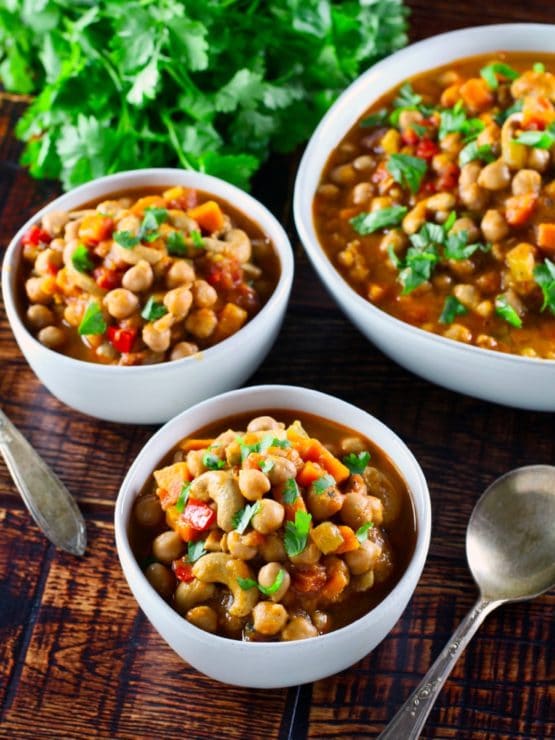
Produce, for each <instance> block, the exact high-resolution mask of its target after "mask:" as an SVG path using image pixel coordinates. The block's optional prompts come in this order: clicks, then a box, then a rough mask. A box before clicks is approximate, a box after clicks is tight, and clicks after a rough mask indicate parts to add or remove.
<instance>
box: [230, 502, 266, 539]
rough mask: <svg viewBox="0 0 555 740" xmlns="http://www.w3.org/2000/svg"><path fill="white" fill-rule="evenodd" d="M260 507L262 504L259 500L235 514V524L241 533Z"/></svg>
mask: <svg viewBox="0 0 555 740" xmlns="http://www.w3.org/2000/svg"><path fill="white" fill-rule="evenodd" d="M259 508H260V506H259V503H258V501H257V502H256V503H255V504H252V505H251V506H249V505H248V504H247V505H246V506H245V507H244V508H243V509H240V510H239V511H237V512H236V513H235V514H234V515H233V520H232V521H233V526H234V527H235V529H236V530H237V531H238V532H239V534H243V532H244V531H245V529H246V528H247V527H248V526H249V523H250V520H251V519H252V518H253V516H254V515H255V514H256V512H257V511H258V509H259Z"/></svg>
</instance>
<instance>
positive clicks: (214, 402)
mask: <svg viewBox="0 0 555 740" xmlns="http://www.w3.org/2000/svg"><path fill="white" fill-rule="evenodd" d="M272 391H277V392H279V393H284V394H287V396H288V398H291V399H292V403H294V401H295V400H296V399H299V402H300V400H301V397H302V396H303V395H307V396H309V397H312V398H314V399H317V400H319V401H321V402H322V406H323V407H324V406H325V403H326V402H329V401H331V402H333V403H335V404H337V405H338V406H340V407H341V408H342V409H344V410H345V411H353V410H354V411H356V412H357V414H362V415H364V416H365V417H367V419H368V420H369V421H370V422H371V423H372V425H373V426H374V427H375V428H377V429H380V431H381V432H384V433H385V434H386V435H389V437H390V439H391V440H392V441H393V442H394V443H395V444H398V445H400V446H401V448H402V449H403V451H404V453H405V454H406V456H407V461H408V463H409V464H410V466H412V468H413V471H414V473H415V475H416V479H417V481H418V488H419V491H420V495H421V497H422V499H423V505H422V506H421V508H420V509H417V506H416V502H415V500H414V495H413V494H412V492H411V491H410V490H409V495H410V498H411V501H412V505H413V510H414V515H415V521H416V524H417V531H416V541H415V546H414V552H413V553H412V557H411V559H410V561H409V563H408V565H407V567H406V569H405V571H404V573H403V574H402V575H401V577H400V578H399V580H398V581H397V583H396V584H395V586H394V587H393V589H392V590H391V591H390V592H389V593H388V594H387V596H385V597H384V598H383V599H382V601H380V602H379V603H378V604H377V605H376V606H375V607H373V608H372V609H370V611H368V612H366V614H364V615H363V616H361V617H359V618H358V619H356V620H355V621H353V622H350V623H349V624H347V625H345V626H344V627H340V628H338V629H336V630H332V631H331V632H328V633H326V634H325V635H318V636H316V637H311V638H310V639H309V640H307V641H304V640H291V641H285V642H244V641H241V640H234V639H232V638H229V637H223V636H221V635H214V634H211V633H208V632H205V631H204V630H201V629H198V628H197V627H194V626H193V625H191V624H189V622H188V621H187V620H186V619H185V618H184V617H182V616H181V615H180V614H179V613H178V612H177V611H176V610H175V609H173V608H172V607H171V606H170V605H169V604H168V603H167V602H166V601H165V600H164V599H163V598H162V597H161V596H160V595H159V594H158V593H157V592H156V591H155V589H154V588H153V587H152V586H151V585H150V584H149V582H148V580H147V579H146V577H145V575H144V573H143V571H142V570H141V567H140V565H139V563H138V562H137V559H136V558H135V555H134V554H133V551H132V549H131V545H130V543H129V535H128V525H129V520H128V519H127V520H126V519H125V517H124V514H123V506H124V499H125V500H128V498H129V496H131V495H132V492H131V490H130V486H131V483H132V479H133V477H134V476H135V471H136V470H137V468H138V467H139V465H140V464H141V461H142V459H143V458H144V457H145V456H149V455H152V454H153V452H154V450H155V449H156V446H157V444H158V441H159V440H160V439H161V438H163V437H164V436H165V435H166V434H167V433H168V432H169V430H170V428H171V427H176V428H177V427H179V426H180V425H181V423H182V420H183V419H184V417H187V416H190V415H192V414H195V413H197V412H198V411H203V410H204V409H205V408H206V407H210V406H212V407H214V411H216V409H217V407H218V404H219V403H220V402H221V401H222V400H224V399H228V398H230V397H233V398H234V399H235V400H236V402H237V403H240V401H241V400H242V399H244V398H248V397H249V396H250V395H256V394H261V395H264V394H266V393H269V392H272ZM282 404H283V405H282ZM269 406H270V407H271V408H275V409H279V408H280V407H282V408H283V409H284V410H293V406H291V407H289V408H288V406H287V403H284V402H281V403H278V404H277V405H272V404H269ZM295 408H297V409H298V407H295ZM259 410H260V411H263V410H264V406H263V404H261V406H260V407H259ZM252 412H253V413H256V409H253V410H252ZM301 413H303V412H302V410H301ZM306 413H310V412H306ZM217 418H218V417H217V413H215V414H214V415H213V420H217ZM324 418H329V417H328V416H326V417H324ZM331 420H333V419H331ZM167 452H168V450H166V454H167ZM163 454H164V453H162V455H157V460H160V459H161V458H162V457H163ZM386 454H387V456H388V457H390V456H389V454H388V453H386ZM390 459H391V462H392V463H393V464H394V465H395V466H396V467H397V462H396V461H395V460H394V459H393V458H392V457H391V458H390ZM399 474H400V475H401V476H402V477H403V478H404V476H403V475H402V473H401V471H400V470H399ZM135 497H136V495H135ZM131 506H132V504H131ZM129 511H130V512H131V507H130V509H129ZM419 514H420V515H421V518H422V522H423V523H422V526H420V525H419V524H418V519H419ZM431 531H432V502H431V497H430V491H429V488H428V484H427V481H426V478H425V476H424V473H423V471H422V468H421V466H420V464H419V462H418V460H417V459H416V457H415V456H414V454H413V453H412V452H411V450H410V449H409V447H408V446H407V444H406V443H405V442H404V441H403V440H402V439H401V438H400V437H399V436H398V435H397V434H396V433H395V432H394V431H393V430H392V429H391V428H390V427H388V426H387V425H386V424H385V423H384V422H382V421H380V420H379V419H377V418H376V417H375V416H373V415H372V414H370V413H368V412H367V411H365V410H364V409H362V408H360V407H358V406H355V405H354V404H351V403H349V402H348V401H344V400H343V399H342V398H338V397H337V396H332V395H330V394H328V393H322V392H321V391H317V390H313V389H312V388H305V387H302V386H292V385H274V384H266V385H255V386H249V387H247V388H240V389H237V390H232V391H227V392H226V393H222V394H219V395H218V396H213V397H212V398H209V399H206V400H205V401H201V402H200V403H197V404H195V405H194V406H191V407H190V408H188V409H185V410H184V411H182V412H181V413H180V414H178V415H177V416H174V417H173V418H172V419H170V420H169V421H168V422H166V424H164V425H163V426H162V427H161V428H160V429H159V430H158V431H157V432H156V433H155V434H154V435H153V436H152V437H150V439H149V440H148V441H147V443H146V444H145V445H144V446H143V447H142V448H141V450H140V451H139V453H138V455H137V457H136V458H135V460H134V461H133V464H132V465H131V467H130V468H129V470H128V471H127V474H126V476H125V478H124V480H123V481H122V483H121V486H120V489H119V491H118V495H117V498H116V504H115V507H114V532H115V540H116V549H117V553H118V558H119V561H120V567H121V569H122V571H123V575H124V577H125V578H126V580H127V581H128V583H129V581H130V580H131V579H133V581H134V582H135V583H137V585H138V587H139V588H141V590H142V591H143V595H144V596H145V597H146V598H147V599H148V600H149V602H150V603H151V604H152V606H155V607H156V608H157V609H161V610H162V614H163V616H164V619H165V620H166V622H169V624H170V625H171V627H172V628H173V629H175V630H177V633H176V634H181V635H182V636H185V637H187V636H190V637H192V638H194V639H195V640H197V641H199V640H200V641H201V642H203V643H205V642H206V643H211V644H220V645H222V646H224V645H227V646H228V647H230V648H231V649H239V648H240V649H242V650H243V649H247V650H251V651H253V652H254V651H256V650H260V651H271V652H273V651H280V650H283V651H285V650H287V646H290V645H293V644H295V645H296V644H298V643H299V642H302V643H305V642H307V643H310V644H311V645H314V644H316V643H318V644H319V643H320V642H321V641H322V640H326V642H331V641H333V640H341V639H342V638H343V637H344V636H345V635H347V634H348V633H349V632H356V631H357V630H358V629H361V628H362V627H363V623H364V622H365V621H370V620H373V619H378V620H379V619H380V618H381V617H382V616H385V615H387V612H388V608H389V606H390V604H393V602H394V601H395V599H396V595H397V594H398V593H399V592H400V591H401V590H402V588H403V586H405V584H407V583H408V582H410V580H411V579H412V578H413V577H414V575H415V574H417V580H416V583H415V585H414V588H412V589H411V592H410V595H409V597H408V598H407V602H408V601H409V600H410V599H411V598H412V596H413V594H414V591H415V590H416V587H417V586H418V582H419V580H420V577H421V573H422V570H423V568H424V566H425V563H426V559H427V557H428V552H429V548H430V540H431ZM129 569H130V572H129ZM128 573H129V575H128ZM137 579H138V581H137ZM129 586H131V584H130V583H129ZM131 590H132V592H133V596H134V598H135V600H136V601H137V603H138V604H139V606H140V607H141V608H142V605H141V603H140V602H139V600H138V598H137V597H136V596H135V593H134V592H135V589H131ZM392 628H393V625H392V627H391V628H390V629H389V630H388V632H389V631H390V630H391V629H392ZM214 641H215V643H214Z"/></svg>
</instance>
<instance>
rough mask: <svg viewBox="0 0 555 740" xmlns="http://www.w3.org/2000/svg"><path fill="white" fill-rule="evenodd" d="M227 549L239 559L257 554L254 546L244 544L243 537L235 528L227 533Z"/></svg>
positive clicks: (245, 558)
mask: <svg viewBox="0 0 555 740" xmlns="http://www.w3.org/2000/svg"><path fill="white" fill-rule="evenodd" d="M227 549H228V550H229V552H230V553H231V555H233V557H234V558H241V560H252V559H253V558H254V557H255V556H256V554H257V550H256V547H253V546H252V545H251V546H249V545H248V544H246V543H245V541H244V537H243V536H242V535H241V534H240V533H239V532H238V531H237V530H236V529H234V530H233V531H232V532H228V533H227Z"/></svg>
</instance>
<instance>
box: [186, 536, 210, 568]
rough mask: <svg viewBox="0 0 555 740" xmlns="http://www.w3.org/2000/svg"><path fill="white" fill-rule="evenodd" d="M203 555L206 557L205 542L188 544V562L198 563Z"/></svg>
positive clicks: (199, 541) (198, 541)
mask: <svg viewBox="0 0 555 740" xmlns="http://www.w3.org/2000/svg"><path fill="white" fill-rule="evenodd" d="M203 555H206V550H205V549H204V540H197V542H189V543H188V544H187V560H188V561H189V562H190V563H196V561H197V560H198V559H199V558H201V557H202V556H203Z"/></svg>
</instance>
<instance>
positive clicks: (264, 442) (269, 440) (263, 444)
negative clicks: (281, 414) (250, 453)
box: [258, 434, 291, 454]
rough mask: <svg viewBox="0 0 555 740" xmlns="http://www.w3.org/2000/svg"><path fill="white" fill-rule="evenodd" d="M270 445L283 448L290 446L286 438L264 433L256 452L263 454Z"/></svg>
mask: <svg viewBox="0 0 555 740" xmlns="http://www.w3.org/2000/svg"><path fill="white" fill-rule="evenodd" d="M270 447H279V448H280V449H282V450H284V449H286V448H287V447H291V442H290V441H289V440H288V439H278V438H277V437H274V435H273V434H266V435H264V437H262V439H261V440H260V442H259V445H258V452H260V453H261V454H264V453H265V452H267V451H268V450H269V449H270Z"/></svg>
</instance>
